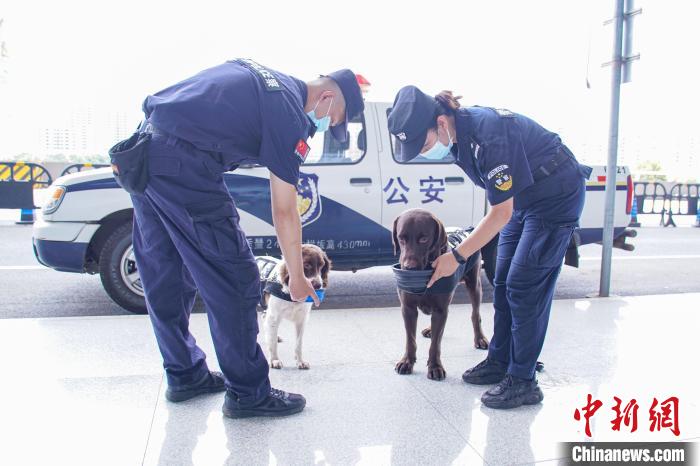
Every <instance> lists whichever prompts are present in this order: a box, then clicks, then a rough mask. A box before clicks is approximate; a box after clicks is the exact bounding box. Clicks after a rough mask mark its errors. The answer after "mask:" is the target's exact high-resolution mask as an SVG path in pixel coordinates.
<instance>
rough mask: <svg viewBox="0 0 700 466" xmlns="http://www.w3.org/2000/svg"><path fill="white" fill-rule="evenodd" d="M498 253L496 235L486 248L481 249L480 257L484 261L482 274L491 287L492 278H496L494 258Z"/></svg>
mask: <svg viewBox="0 0 700 466" xmlns="http://www.w3.org/2000/svg"><path fill="white" fill-rule="evenodd" d="M497 253H498V235H496V236H495V237H494V238H493V239H492V240H491V241H489V242H488V243H487V244H486V246H484V247H483V248H481V257H482V259H483V261H484V272H486V278H488V279H489V283H490V284H491V286H493V278H494V277H495V276H496V256H497Z"/></svg>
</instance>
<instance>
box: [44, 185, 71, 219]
mask: <svg viewBox="0 0 700 466" xmlns="http://www.w3.org/2000/svg"><path fill="white" fill-rule="evenodd" d="M51 189H53V191H52V192H51V195H50V196H49V198H48V199H47V201H46V204H44V207H43V208H42V209H41V212H42V213H44V214H52V213H54V212H56V210H57V209H58V206H60V205H61V201H62V200H63V196H64V195H65V194H66V188H65V187H63V186H53V187H52V188H51Z"/></svg>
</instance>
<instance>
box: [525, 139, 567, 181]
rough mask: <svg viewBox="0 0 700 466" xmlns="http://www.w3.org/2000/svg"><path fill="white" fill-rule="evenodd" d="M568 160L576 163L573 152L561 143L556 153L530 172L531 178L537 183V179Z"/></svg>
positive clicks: (547, 174)
mask: <svg viewBox="0 0 700 466" xmlns="http://www.w3.org/2000/svg"><path fill="white" fill-rule="evenodd" d="M569 161H571V162H574V163H575V164H578V162H577V161H576V158H575V157H574V154H572V153H571V151H570V150H569V148H568V147H566V146H565V145H563V144H562V145H561V146H560V147H559V150H558V151H557V153H556V154H555V155H554V156H553V157H552V158H551V159H549V160H548V161H546V162H545V163H543V164H542V165H540V166H539V167H537V168H536V169H535V171H533V172H532V179H533V180H534V181H535V183H537V182H538V181H540V180H542V179H544V178H547V177H548V176H549V175H552V174H553V173H555V172H556V171H557V170H559V169H560V168H561V167H562V166H564V165H566V163H567V162H569Z"/></svg>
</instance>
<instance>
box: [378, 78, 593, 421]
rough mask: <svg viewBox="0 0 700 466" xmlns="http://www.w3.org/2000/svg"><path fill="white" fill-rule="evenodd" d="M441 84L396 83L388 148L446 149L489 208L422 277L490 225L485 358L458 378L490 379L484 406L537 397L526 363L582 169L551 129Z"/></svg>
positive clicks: (440, 272) (585, 170)
mask: <svg viewBox="0 0 700 466" xmlns="http://www.w3.org/2000/svg"><path fill="white" fill-rule="evenodd" d="M458 99H459V97H456V98H455V97H453V95H452V93H451V92H449V91H444V92H442V93H440V94H439V95H438V96H436V97H435V98H433V97H430V96H428V95H426V94H424V93H423V92H421V91H420V90H419V89H418V88H416V87H414V86H407V87H404V88H402V89H401V90H400V91H399V93H398V95H397V96H396V100H395V101H394V105H393V108H392V110H391V114H390V115H389V130H390V132H391V133H392V134H393V135H394V136H395V137H396V142H397V144H396V145H395V147H396V152H397V153H396V155H397V158H398V159H399V160H401V161H408V160H411V159H412V158H414V157H416V156H417V155H418V154H420V155H421V156H423V157H424V158H428V159H434V160H439V159H442V158H444V157H445V156H447V155H448V154H450V153H452V154H453V155H454V156H455V159H456V163H457V164H458V165H459V166H460V168H462V170H464V172H465V173H466V174H467V176H469V178H470V179H471V180H472V181H473V182H474V184H476V185H478V186H480V187H482V188H484V189H485V190H486V193H487V198H488V201H489V204H490V205H491V209H489V212H488V214H487V215H486V216H485V217H484V219H483V220H482V221H481V222H480V223H479V225H478V226H477V227H476V229H475V230H474V232H473V233H472V234H471V235H469V237H468V238H467V239H465V240H464V241H463V242H462V243H461V244H460V245H459V246H458V247H457V248H455V249H454V250H452V251H450V252H448V253H446V254H443V255H442V256H440V257H439V258H438V259H437V260H436V261H435V262H434V263H433V264H432V265H433V267H434V269H435V272H434V273H433V277H432V278H431V281H430V283H429V286H430V285H432V284H433V283H434V282H435V281H436V280H438V279H439V278H441V277H444V276H448V275H451V274H453V273H454V271H455V270H456V269H457V267H458V265H459V263H461V262H463V261H465V258H467V257H470V256H471V255H472V254H474V253H475V252H476V251H478V250H479V249H480V248H482V247H483V246H484V245H486V244H487V243H488V242H489V241H490V240H491V239H492V238H493V237H494V236H495V235H496V234H498V233H499V232H500V237H499V241H498V259H497V261H496V274H495V279H494V284H495V291H494V308H495V310H496V312H495V317H494V335H493V338H492V339H491V342H490V344H489V354H488V357H487V358H486V360H484V361H483V362H481V363H479V364H478V365H476V366H475V367H473V368H471V369H468V370H467V371H466V372H465V373H464V375H463V376H462V378H463V379H464V381H465V382H467V383H472V384H484V385H486V384H497V385H496V386H495V387H493V388H491V389H490V390H488V391H487V392H485V393H484V394H483V396H482V398H481V401H482V402H483V403H484V405H486V406H488V407H491V408H501V409H508V408H515V407H518V406H521V405H524V404H535V403H539V402H540V401H542V398H543V394H542V391H541V390H540V388H539V386H538V384H537V380H536V379H535V365H536V363H537V357H538V356H539V354H540V351H541V350H542V344H543V343H544V338H545V333H546V330H547V323H548V320H549V311H550V308H551V305H552V296H553V295H554V288H555V285H556V281H557V277H558V275H559V271H560V270H561V266H562V262H563V259H564V255H565V253H566V249H567V246H568V245H569V242H570V240H571V238H572V235H573V232H574V229H575V228H576V227H577V225H578V220H579V217H580V215H581V211H582V210H583V203H584V196H585V180H586V178H588V176H590V168H589V167H586V166H584V165H580V164H579V163H578V162H577V161H576V158H575V157H574V156H573V154H572V153H571V152H570V151H569V149H567V148H566V146H565V145H564V144H562V141H561V139H560V138H559V136H558V135H557V134H555V133H552V132H550V131H547V130H546V129H544V128H542V127H541V126H540V125H539V124H537V123H536V122H534V121H533V120H531V119H529V118H527V117H525V116H523V115H519V114H517V113H513V112H511V111H509V110H505V109H494V108H488V107H468V108H460V105H459V102H458Z"/></svg>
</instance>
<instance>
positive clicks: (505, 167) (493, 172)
mask: <svg viewBox="0 0 700 466" xmlns="http://www.w3.org/2000/svg"><path fill="white" fill-rule="evenodd" d="M506 170H508V165H506V164H503V165H499V166H497V167H496V168H494V169H493V170H491V171H490V172H489V174H488V176H487V179H489V180H490V179H491V178H493V177H494V176H496V175H497V174H498V173H500V172H504V171H506Z"/></svg>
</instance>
